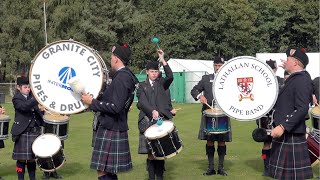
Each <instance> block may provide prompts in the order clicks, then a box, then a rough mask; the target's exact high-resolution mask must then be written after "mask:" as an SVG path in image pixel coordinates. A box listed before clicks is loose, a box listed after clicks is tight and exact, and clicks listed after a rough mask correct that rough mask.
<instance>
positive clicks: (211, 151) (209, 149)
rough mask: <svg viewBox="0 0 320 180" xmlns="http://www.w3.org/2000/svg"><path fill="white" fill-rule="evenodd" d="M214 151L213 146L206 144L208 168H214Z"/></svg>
mask: <svg viewBox="0 0 320 180" xmlns="http://www.w3.org/2000/svg"><path fill="white" fill-rule="evenodd" d="M214 152H215V148H214V146H208V145H207V144H206V153H207V157H208V162H209V166H208V169H214Z"/></svg>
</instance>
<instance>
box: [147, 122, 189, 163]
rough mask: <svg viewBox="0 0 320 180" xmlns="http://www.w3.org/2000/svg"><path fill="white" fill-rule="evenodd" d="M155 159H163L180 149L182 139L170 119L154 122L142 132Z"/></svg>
mask: <svg viewBox="0 0 320 180" xmlns="http://www.w3.org/2000/svg"><path fill="white" fill-rule="evenodd" d="M144 135H145V137H146V140H147V143H148V145H149V148H150V150H151V153H152V155H153V157H154V158H155V159H158V160H164V159H168V158H171V157H173V156H175V155H177V154H178V153H179V152H180V151H181V150H182V147H183V146H182V141H181V140H180V138H179V136H178V130H177V129H176V128H175V126H174V124H173V122H172V121H163V123H162V125H160V126H159V125H157V124H154V125H152V126H150V127H149V128H148V129H147V130H146V132H145V133H144Z"/></svg>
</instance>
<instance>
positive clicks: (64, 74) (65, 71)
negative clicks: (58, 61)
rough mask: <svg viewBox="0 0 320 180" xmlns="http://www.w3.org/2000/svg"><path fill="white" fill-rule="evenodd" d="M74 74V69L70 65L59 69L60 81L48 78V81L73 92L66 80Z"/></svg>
mask: <svg viewBox="0 0 320 180" xmlns="http://www.w3.org/2000/svg"><path fill="white" fill-rule="evenodd" d="M75 76H76V71H75V70H74V69H72V68H71V67H64V68H62V69H61V70H60V71H59V80H60V82H61V83H60V82H56V81H54V80H51V79H48V83H49V84H52V85H54V86H57V87H60V88H62V89H66V90H69V91H72V92H73V90H72V89H71V87H70V86H69V85H68V81H69V80H70V79H71V78H73V77H75Z"/></svg>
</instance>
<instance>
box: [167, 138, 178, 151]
mask: <svg viewBox="0 0 320 180" xmlns="http://www.w3.org/2000/svg"><path fill="white" fill-rule="evenodd" d="M169 138H170V140H171V144H172V146H173V148H174V149H175V150H176V152H177V151H178V150H177V147H176V146H175V145H174V142H173V140H172V139H173V137H172V134H171V133H169Z"/></svg>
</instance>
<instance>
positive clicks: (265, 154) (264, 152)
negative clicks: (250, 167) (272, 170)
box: [261, 149, 270, 168]
mask: <svg viewBox="0 0 320 180" xmlns="http://www.w3.org/2000/svg"><path fill="white" fill-rule="evenodd" d="M261 153H262V155H261V157H262V159H263V163H264V167H265V168H268V167H269V158H270V149H262V151H261Z"/></svg>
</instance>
